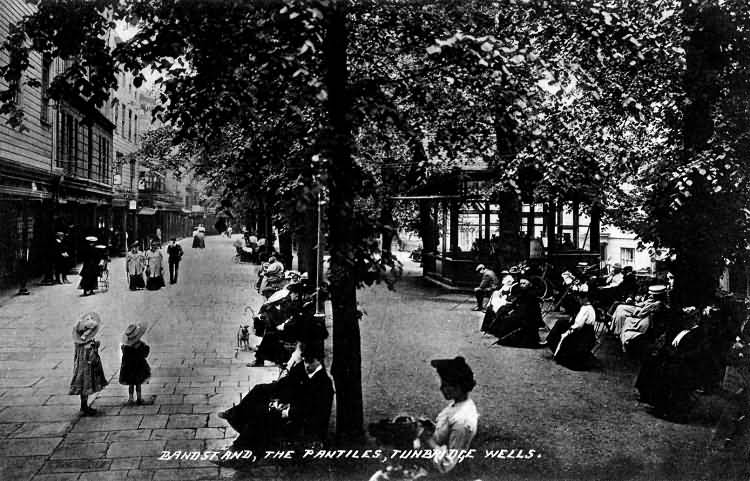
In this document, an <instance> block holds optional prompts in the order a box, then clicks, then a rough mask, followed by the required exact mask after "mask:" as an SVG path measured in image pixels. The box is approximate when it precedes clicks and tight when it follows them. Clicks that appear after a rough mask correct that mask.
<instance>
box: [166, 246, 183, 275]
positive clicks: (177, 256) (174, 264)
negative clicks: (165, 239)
mask: <svg viewBox="0 0 750 481" xmlns="http://www.w3.org/2000/svg"><path fill="white" fill-rule="evenodd" d="M182 254H183V252H182V247H181V246H180V244H178V243H177V239H176V238H174V237H172V238H171V239H169V246H168V247H167V258H168V260H169V283H170V284H177V274H178V273H179V271H180V260H181V259H182Z"/></svg>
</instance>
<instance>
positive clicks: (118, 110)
mask: <svg viewBox="0 0 750 481" xmlns="http://www.w3.org/2000/svg"><path fill="white" fill-rule="evenodd" d="M119 103H120V101H119V100H117V99H114V100H113V101H112V104H113V105H114V106H115V108H114V111H115V121H114V124H115V133H117V132H118V130H119V126H118V125H117V123H118V122H119V120H120V109H119V107H118V106H117V105H118V104H119Z"/></svg>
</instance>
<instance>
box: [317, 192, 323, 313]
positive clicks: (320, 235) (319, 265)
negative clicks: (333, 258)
mask: <svg viewBox="0 0 750 481" xmlns="http://www.w3.org/2000/svg"><path fill="white" fill-rule="evenodd" d="M323 205H325V201H324V200H323V189H322V188H319V190H318V227H317V236H318V243H317V253H316V257H317V264H316V269H315V296H316V301H315V317H316V318H319V317H323V318H325V309H324V306H323V302H322V301H321V299H320V284H321V282H322V280H323Z"/></svg>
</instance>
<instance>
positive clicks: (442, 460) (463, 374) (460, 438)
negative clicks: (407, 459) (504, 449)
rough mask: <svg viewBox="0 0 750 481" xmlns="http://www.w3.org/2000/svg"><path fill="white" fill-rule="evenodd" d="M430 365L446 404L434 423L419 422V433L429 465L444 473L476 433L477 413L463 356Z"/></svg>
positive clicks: (472, 380)
mask: <svg viewBox="0 0 750 481" xmlns="http://www.w3.org/2000/svg"><path fill="white" fill-rule="evenodd" d="M430 364H432V366H433V367H434V368H436V369H437V372H438V375H439V376H440V392H441V393H443V396H444V397H445V399H447V400H449V401H450V404H448V406H446V407H445V409H443V410H442V411H440V414H438V417H437V420H436V421H435V423H434V424H432V423H431V422H427V423H423V425H422V429H421V432H420V433H419V444H420V447H421V448H422V449H433V450H434V452H435V455H434V456H433V458H432V465H433V467H434V468H435V469H437V470H438V471H439V472H441V473H447V472H449V471H451V470H453V468H455V467H456V465H457V464H458V463H459V461H460V459H461V456H460V453H461V451H464V452H465V451H467V450H468V449H469V447H470V445H471V441H472V440H473V439H474V435H476V433H477V423H478V420H479V413H478V412H477V407H476V405H475V404H474V401H472V400H471V398H470V397H469V392H471V390H472V389H474V386H476V382H475V381H474V373H473V372H472V370H471V368H470V367H469V365H468V364H466V360H465V359H464V358H463V357H460V356H459V357H456V358H454V359H435V360H433V361H432V362H431V363H430Z"/></svg>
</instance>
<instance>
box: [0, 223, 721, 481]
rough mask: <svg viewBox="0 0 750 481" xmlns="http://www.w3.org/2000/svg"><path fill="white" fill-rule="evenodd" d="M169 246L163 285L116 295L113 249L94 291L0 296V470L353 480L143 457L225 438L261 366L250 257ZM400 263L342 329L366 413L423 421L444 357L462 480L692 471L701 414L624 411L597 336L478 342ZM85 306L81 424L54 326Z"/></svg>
mask: <svg viewBox="0 0 750 481" xmlns="http://www.w3.org/2000/svg"><path fill="white" fill-rule="evenodd" d="M188 241H189V239H188ZM183 248H184V250H185V256H184V257H183V262H182V264H181V266H180V271H181V272H180V279H179V283H178V284H176V285H174V286H171V285H167V287H166V288H164V289H162V290H160V291H154V292H151V291H138V292H130V291H128V290H127V286H126V278H125V270H124V260H123V259H115V260H113V262H112V265H111V267H110V269H111V272H112V275H111V286H110V289H109V291H107V292H101V293H97V294H96V295H94V296H91V297H80V291H78V290H76V289H75V283H76V282H77V277H75V276H71V281H73V282H74V283H73V284H70V285H64V286H48V287H39V286H34V287H32V289H31V291H32V295H30V296H22V297H8V296H6V297H2V296H0V339H2V341H1V342H0V439H2V441H3V442H2V443H0V480H6V479H7V480H14V481H15V480H35V481H38V480H78V481H83V480H119V479H142V480H149V481H151V480H172V479H174V480H204V479H205V480H212V479H238V480H239V479H283V480H295V481H306V480H310V479H313V478H315V479H341V480H349V479H368V478H369V476H370V475H371V474H372V473H373V472H374V471H375V469H377V462H361V461H357V462H353V463H350V464H349V465H346V463H339V462H335V463H334V462H332V461H331V462H319V463H316V464H315V465H314V466H302V467H294V466H280V465H279V464H273V463H261V464H260V465H258V466H256V467H253V468H252V469H250V470H245V469H232V468H229V467H220V466H217V465H216V464H212V463H210V462H208V461H201V460H179V459H172V460H160V459H159V457H160V455H161V454H162V452H163V451H169V452H171V453H172V454H174V452H175V451H178V450H179V451H182V452H185V451H204V450H220V449H222V448H224V447H226V446H227V445H229V444H230V443H231V441H232V440H233V439H234V437H235V436H236V433H235V432H234V431H233V430H232V429H231V428H229V427H228V425H227V424H226V423H225V422H224V421H223V420H221V419H219V418H218V417H217V416H216V413H217V412H218V411H220V410H223V409H226V408H227V407H229V406H231V405H232V404H233V403H236V402H238V401H239V399H240V395H241V394H244V393H246V392H247V391H248V390H249V388H250V387H251V386H252V385H254V384H255V383H259V382H268V381H270V380H272V379H275V378H276V377H277V376H278V370H277V369H276V368H275V367H270V366H269V367H264V368H247V367H246V366H245V364H246V363H247V362H249V361H250V360H251V359H252V353H250V352H245V351H238V350H237V346H236V344H237V342H236V334H237V331H238V329H239V327H240V325H241V324H242V323H244V321H245V319H244V309H245V306H247V305H250V306H253V307H254V308H257V307H258V306H259V305H260V303H261V300H260V298H259V296H258V295H257V294H256V293H255V292H254V290H253V289H252V285H253V284H254V280H255V278H256V275H257V267H256V266H252V265H248V264H235V263H233V262H232V256H233V254H234V250H233V248H232V246H231V240H230V239H227V238H222V237H217V236H209V237H207V242H206V249H203V250H200V249H192V248H190V246H189V244H188V242H187V241H186V242H185V243H183ZM402 257H403V258H402V261H403V262H404V265H405V276H404V278H403V279H401V280H400V281H399V282H398V283H397V285H396V290H395V291H389V290H388V289H386V287H385V286H383V285H380V286H376V287H373V288H366V289H361V290H359V291H358V297H359V302H360V305H361V307H362V308H363V309H364V310H365V311H366V312H367V315H366V316H364V317H363V319H362V321H361V324H360V327H361V331H362V381H363V395H364V405H365V421H366V423H367V422H374V421H377V420H378V419H381V418H386V417H393V416H395V415H397V414H400V413H409V414H412V415H416V416H429V417H432V418H434V417H435V416H436V415H437V413H438V412H439V411H440V410H441V409H442V407H443V406H444V405H445V400H444V399H443V398H442V396H441V394H440V392H439V380H438V378H437V376H436V374H435V372H434V370H433V369H432V368H431V367H430V364H429V361H430V360H431V359H434V358H438V357H453V356H455V355H462V356H464V357H465V358H466V359H467V361H468V363H469V365H470V366H471V367H472V368H473V369H474V373H475V376H476V379H477V382H478V385H477V387H476V388H475V389H474V391H473V392H472V398H473V399H474V400H475V402H476V403H477V406H478V409H479V411H480V423H479V432H478V434H477V437H476V438H475V440H474V442H473V444H472V447H473V448H476V449H478V451H477V453H478V454H477V459H474V460H471V461H467V463H466V471H465V473H466V472H468V475H467V476H469V477H468V478H466V479H483V480H485V481H486V480H494V479H508V480H512V479H643V480H650V479H699V478H702V476H699V473H701V472H702V471H701V469H702V466H703V464H704V462H705V459H706V457H707V452H708V444H709V442H710V440H711V437H712V424H710V423H687V424H676V423H672V422H668V421H665V420H662V419H659V418H656V417H654V416H653V415H652V414H651V413H650V412H648V410H647V409H646V408H645V407H644V406H643V405H641V404H639V403H637V402H636V400H635V398H634V395H633V389H632V385H633V381H634V379H635V375H636V372H637V369H636V368H637V366H633V365H632V364H629V363H628V362H627V360H625V359H624V358H623V357H622V354H621V353H619V352H618V349H617V345H616V342H615V341H614V340H612V341H611V342H608V343H605V345H604V346H603V347H602V349H600V350H599V351H598V352H597V356H598V357H599V359H600V363H599V365H598V366H597V367H596V368H594V369H592V370H590V371H570V370H568V369H565V368H563V367H561V366H558V365H557V364H555V363H554V361H552V359H551V353H549V351H548V350H546V349H515V348H508V347H500V346H493V341H494V339H493V338H491V337H485V336H483V335H482V334H481V333H480V332H479V325H480V323H481V314H480V313H476V312H472V311H471V307H472V305H473V301H472V299H473V296H471V295H463V294H459V293H454V292H453V293H452V292H446V291H444V290H441V289H439V288H435V287H434V286H430V285H428V284H426V283H424V282H423V281H422V280H421V279H420V278H419V276H418V274H419V267H418V265H417V264H415V263H413V262H411V261H409V260H408V259H406V253H403V255H402ZM90 310H95V311H97V312H98V313H99V314H100V315H101V317H102V319H103V321H104V326H103V329H102V331H101V333H100V335H99V339H100V341H101V342H102V350H101V355H102V360H103V365H104V369H105V373H106V375H107V377H108V378H109V379H110V384H109V386H107V387H106V388H105V389H104V390H103V391H102V392H100V393H98V394H96V395H94V396H92V397H91V398H90V399H91V400H93V406H94V407H96V408H97V409H99V410H100V411H101V414H100V415H98V416H96V417H81V416H80V415H79V398H78V397H77V396H69V395H68V386H69V382H70V378H71V375H72V361H73V342H72V338H71V329H72V325H73V323H74V322H75V320H76V319H77V318H78V317H79V316H80V315H81V314H83V313H85V312H88V311H90ZM135 321H146V322H148V323H149V330H148V332H147V333H146V335H145V336H144V340H145V341H146V342H147V343H148V344H149V345H150V346H151V356H150V357H149V363H150V364H151V366H152V378H151V380H150V382H149V383H148V384H145V385H144V386H143V393H144V396H145V397H146V398H147V399H149V400H150V401H151V402H152V404H150V405H145V406H134V407H130V406H125V401H126V400H127V387H126V386H121V385H119V384H118V383H117V376H118V371H119V365H120V350H119V343H120V337H121V335H122V333H123V331H124V330H125V328H126V326H127V325H128V324H129V323H131V322H135ZM329 341H330V339H329ZM253 342H257V339H255V338H254V339H253ZM328 348H329V349H330V346H328ZM329 352H330V351H329ZM329 365H330V364H329ZM334 414H335V411H334ZM334 424H335V416H334V419H332V422H331V426H332V427H333V426H334ZM503 449H504V450H506V451H505V452H504V454H501V453H500V450H503ZM485 450H496V453H498V454H500V455H499V456H498V457H486V456H485V454H486V453H485ZM531 450H534V451H533V453H532V452H531ZM530 453H531V454H530ZM526 456H528V457H526ZM446 479H453V478H451V477H450V476H449V477H447V478H446Z"/></svg>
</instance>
